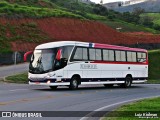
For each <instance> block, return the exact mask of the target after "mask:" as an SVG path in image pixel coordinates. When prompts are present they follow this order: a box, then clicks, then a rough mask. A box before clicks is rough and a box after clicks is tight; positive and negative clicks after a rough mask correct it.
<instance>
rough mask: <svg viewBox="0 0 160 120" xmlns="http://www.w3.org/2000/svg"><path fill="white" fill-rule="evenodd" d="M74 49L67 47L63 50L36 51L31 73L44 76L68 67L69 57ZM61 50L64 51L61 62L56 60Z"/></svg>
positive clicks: (31, 63) (30, 66) (30, 69)
mask: <svg viewBox="0 0 160 120" xmlns="http://www.w3.org/2000/svg"><path fill="white" fill-rule="evenodd" d="M72 48H73V47H71V46H66V47H62V48H53V49H42V50H35V51H34V53H33V55H32V58H31V61H30V65H29V72H30V73H33V74H42V73H47V72H51V71H54V70H58V69H61V68H63V67H65V66H66V65H67V61H68V58H69V55H70V53H71V50H72ZM59 49H62V55H61V60H59V61H58V60H56V55H57V52H58V50H59Z"/></svg>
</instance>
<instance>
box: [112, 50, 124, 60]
mask: <svg viewBox="0 0 160 120" xmlns="http://www.w3.org/2000/svg"><path fill="white" fill-rule="evenodd" d="M115 55H116V61H126V54H125V51H115Z"/></svg>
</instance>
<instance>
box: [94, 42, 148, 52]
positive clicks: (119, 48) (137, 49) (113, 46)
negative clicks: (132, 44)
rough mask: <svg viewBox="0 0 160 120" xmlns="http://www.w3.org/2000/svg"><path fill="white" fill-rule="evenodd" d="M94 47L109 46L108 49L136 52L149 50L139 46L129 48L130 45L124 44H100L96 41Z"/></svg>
mask: <svg viewBox="0 0 160 120" xmlns="http://www.w3.org/2000/svg"><path fill="white" fill-rule="evenodd" d="M94 47H95V48H108V49H114V50H128V51H136V52H147V50H144V49H139V48H129V47H123V46H116V45H107V44H98V43H95V45H94Z"/></svg>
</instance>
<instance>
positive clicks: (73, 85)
mask: <svg viewBox="0 0 160 120" xmlns="http://www.w3.org/2000/svg"><path fill="white" fill-rule="evenodd" d="M80 84H81V77H80V75H78V74H75V75H73V76H72V78H71V81H70V86H69V88H70V89H72V90H74V89H77V88H78V85H80Z"/></svg>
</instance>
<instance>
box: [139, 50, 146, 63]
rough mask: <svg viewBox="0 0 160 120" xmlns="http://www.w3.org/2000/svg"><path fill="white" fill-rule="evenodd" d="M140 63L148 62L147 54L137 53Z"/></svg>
mask: <svg viewBox="0 0 160 120" xmlns="http://www.w3.org/2000/svg"><path fill="white" fill-rule="evenodd" d="M137 61H138V62H146V53H142V52H138V53H137Z"/></svg>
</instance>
